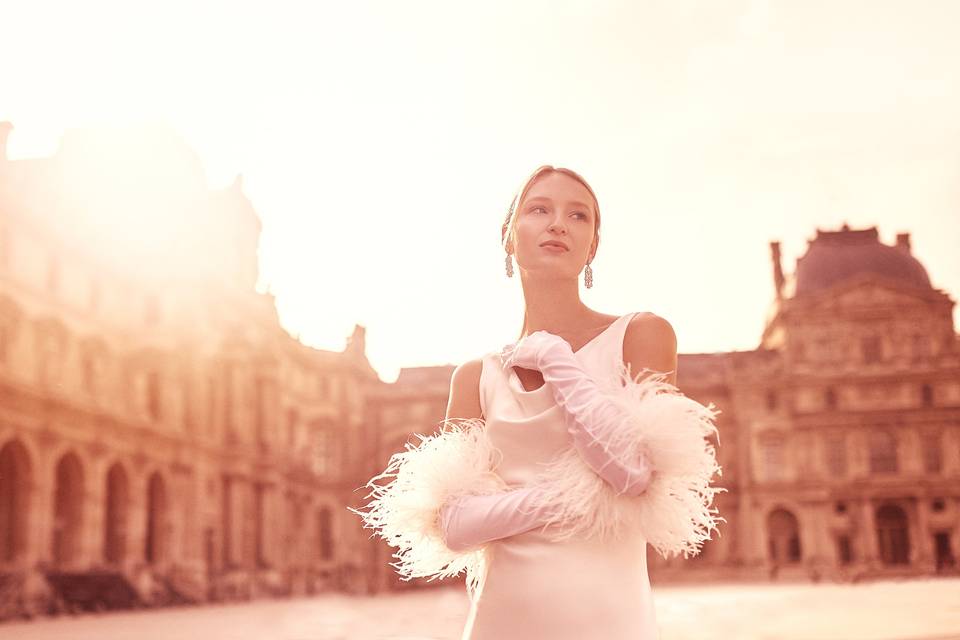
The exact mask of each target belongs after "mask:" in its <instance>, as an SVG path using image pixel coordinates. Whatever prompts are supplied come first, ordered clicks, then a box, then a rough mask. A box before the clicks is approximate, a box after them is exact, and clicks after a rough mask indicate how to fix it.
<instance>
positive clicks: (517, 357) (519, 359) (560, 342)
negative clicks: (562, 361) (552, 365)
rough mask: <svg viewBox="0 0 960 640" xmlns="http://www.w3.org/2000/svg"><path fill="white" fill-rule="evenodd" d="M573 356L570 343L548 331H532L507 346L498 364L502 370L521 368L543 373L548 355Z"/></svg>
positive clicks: (501, 353)
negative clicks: (566, 354) (567, 354)
mask: <svg viewBox="0 0 960 640" xmlns="http://www.w3.org/2000/svg"><path fill="white" fill-rule="evenodd" d="M565 353H569V355H573V349H572V348H571V347H570V343H569V342H567V341H566V340H564V339H563V338H561V337H560V336H557V335H554V334H552V333H550V332H548V331H543V330H541V331H534V332H533V333H531V334H530V335H527V336H524V337H523V338H521V339H520V340H519V341H517V342H514V343H511V344H508V345H507V346H505V347H504V348H503V350H502V351H501V352H500V362H501V363H502V365H503V368H504V369H508V368H510V367H521V368H523V369H534V370H536V371H543V367H544V364H545V362H546V361H547V357H548V354H549V355H550V356H551V357H553V356H556V355H558V354H565Z"/></svg>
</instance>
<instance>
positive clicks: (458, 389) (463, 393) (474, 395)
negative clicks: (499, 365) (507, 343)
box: [447, 356, 486, 420]
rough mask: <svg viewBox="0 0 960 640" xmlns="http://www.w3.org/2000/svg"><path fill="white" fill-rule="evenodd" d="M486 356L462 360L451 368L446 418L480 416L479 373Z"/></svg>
mask: <svg viewBox="0 0 960 640" xmlns="http://www.w3.org/2000/svg"><path fill="white" fill-rule="evenodd" d="M484 357H486V356H481V357H479V358H474V359H473V360H467V361H466V362H463V363H461V364H459V365H457V367H455V368H454V370H453V375H451V377H450V398H449V400H448V401H447V419H448V420H449V419H450V418H464V419H470V418H480V417H482V416H483V411H482V409H481V407H480V373H481V372H482V371H483V359H484Z"/></svg>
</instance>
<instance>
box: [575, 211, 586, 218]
mask: <svg viewBox="0 0 960 640" xmlns="http://www.w3.org/2000/svg"><path fill="white" fill-rule="evenodd" d="M574 215H577V216H580V219H581V220H586V219H587V214H585V213H581V212H580V211H576V212H574Z"/></svg>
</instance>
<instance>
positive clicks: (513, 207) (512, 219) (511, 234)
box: [500, 164, 600, 340]
mask: <svg viewBox="0 0 960 640" xmlns="http://www.w3.org/2000/svg"><path fill="white" fill-rule="evenodd" d="M550 172H553V173H562V174H565V175H567V176H570V177H571V178H573V179H574V180H576V181H577V182H579V183H580V184H582V185H583V186H584V187H586V189H587V191H589V192H590V196H591V197H592V198H593V209H594V214H595V219H596V224H594V225H593V240H594V242H596V243H597V246H598V247H599V246H600V204H599V202H598V201H597V194H595V193H594V192H593V187H591V186H590V184H589V183H588V182H587V181H586V180H585V179H584V177H583V176H581V175H580V174H579V173H577V172H576V171H574V170H573V169H567V168H565V167H554V166H553V165H549V164H545V165H542V166H540V167H537V169H536V170H535V171H534V172H533V173H531V174H530V176H529V177H528V178H527V179H526V180H525V181H524V183H523V186H521V187H520V190H519V191H517V194H516V195H515V196H514V197H513V202H511V203H510V208H509V209H508V210H507V219H506V220H504V222H503V227H501V229H500V244H501V245H502V246H503V249H504V251H506V249H507V240H508V239H509V240H510V241H511V242H512V243H513V246H514V251H516V246H517V245H516V240H517V220H516V219H517V209H519V208H520V203H522V202H523V198H524V197H525V196H526V195H527V192H528V191H529V190H530V187H532V186H533V183H534V182H536V180H537V178H539V177H540V176H542V175H545V174H547V173H550ZM594 255H596V252H594ZM526 328H527V310H526V307H524V310H523V326H522V327H521V328H520V337H518V338H517V339H518V340H519V339H520V338H522V337H523V332H524V331H525V330H526Z"/></svg>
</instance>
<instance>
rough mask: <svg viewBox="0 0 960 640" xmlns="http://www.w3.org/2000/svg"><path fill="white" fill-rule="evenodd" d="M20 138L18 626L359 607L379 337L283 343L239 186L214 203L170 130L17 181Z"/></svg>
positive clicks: (6, 600)
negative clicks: (325, 597) (318, 346)
mask: <svg viewBox="0 0 960 640" xmlns="http://www.w3.org/2000/svg"><path fill="white" fill-rule="evenodd" d="M11 128H12V127H11V125H10V124H9V123H0V618H2V617H4V616H5V615H6V616H9V615H16V614H22V613H36V612H47V611H58V610H63V609H73V608H113V607H128V606H137V605H147V604H158V603H160V604H162V603H176V602H202V601H209V600H223V599H242V598H249V597H254V596H257V595H261V594H298V593H312V592H314V591H316V590H320V589H325V588H331V589H343V588H351V587H352V586H353V585H355V584H356V583H357V580H356V576H361V575H362V574H361V569H360V567H358V566H354V565H353V560H352V559H353V558H356V557H363V555H364V547H363V545H362V543H363V542H364V537H365V536H364V534H362V533H361V532H359V531H356V530H355V529H354V525H355V521H354V518H353V517H351V516H350V514H349V512H346V511H345V509H344V508H343V505H345V504H349V503H351V501H353V500H355V497H354V493H353V490H354V489H355V488H356V486H357V485H358V484H359V481H358V479H357V478H350V479H348V474H347V470H349V469H357V468H359V467H361V466H362V467H364V468H365V467H366V464H365V463H363V462H362V460H363V458H364V456H365V455H366V454H367V452H366V450H365V449H364V443H365V442H366V441H367V440H368V439H369V438H368V436H367V435H366V434H365V433H364V430H365V429H366V428H367V427H368V421H367V420H366V419H365V416H366V411H365V400H364V398H365V396H366V395H367V393H368V391H367V390H368V389H369V388H370V387H371V386H377V385H379V384H380V381H379V379H378V377H377V375H376V373H375V372H374V371H373V369H372V368H371V367H370V364H369V363H368V362H367V359H366V357H365V355H364V331H363V329H362V328H361V327H357V328H356V330H355V331H354V333H353V335H352V336H351V337H350V339H349V341H348V345H347V348H346V349H345V350H344V351H343V352H342V353H334V352H326V351H319V350H315V349H311V348H308V347H305V346H304V345H302V344H301V343H300V342H299V341H298V340H296V339H294V338H293V337H291V336H290V335H289V334H288V333H287V332H286V331H284V330H283V329H282V328H281V327H280V323H279V320H278V317H277V311H276V307H275V304H274V300H273V297H272V296H271V295H269V294H263V293H258V292H257V291H256V289H255V287H256V280H257V273H258V264H257V247H258V242H259V235H260V222H259V220H258V218H257V216H256V214H255V212H254V210H253V208H252V207H251V204H250V202H249V201H248V200H247V198H246V197H245V196H244V194H243V191H242V187H241V183H240V181H239V179H238V180H237V182H236V183H234V184H233V185H232V186H231V187H229V188H226V189H223V190H210V189H208V188H207V186H206V183H205V176H204V173H203V170H202V167H201V165H200V163H199V161H198V159H197V157H196V156H195V155H194V154H193V152H192V151H191V150H190V149H188V148H187V146H186V145H185V144H184V143H183V142H182V141H181V140H180V139H179V138H178V137H177V136H175V135H174V134H173V133H172V132H170V131H168V130H166V129H165V128H154V129H149V128H148V129H137V130H131V131H120V132H114V131H100V130H95V131H73V132H70V133H68V134H67V135H65V136H64V137H63V139H62V142H61V145H60V148H59V150H58V151H57V152H56V154H55V155H53V156H52V157H46V158H38V159H24V160H9V159H8V158H7V153H6V142H7V137H8V134H9V133H10V131H11ZM351 545H353V546H354V547H357V548H351Z"/></svg>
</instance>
